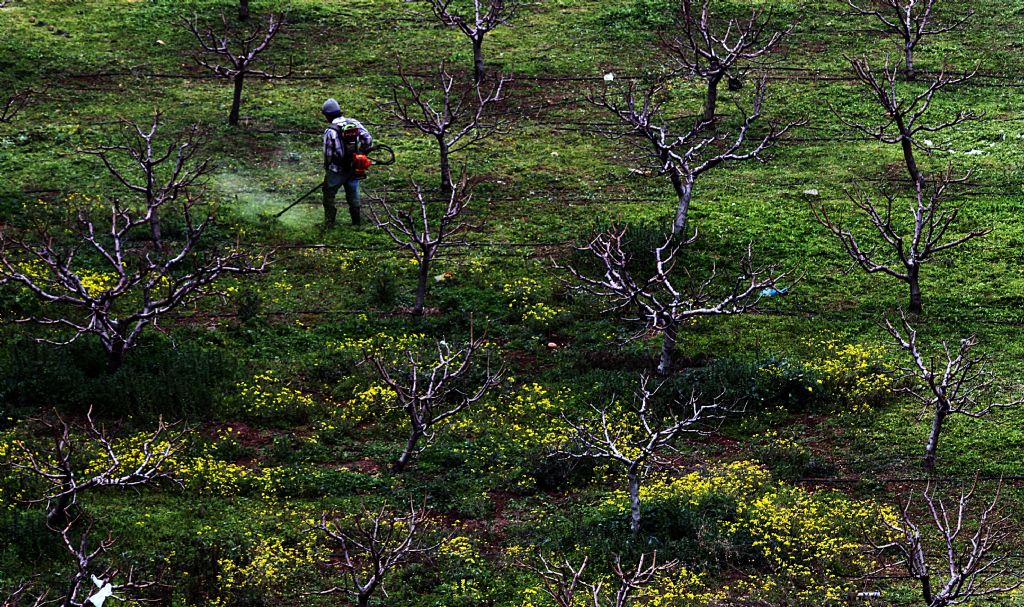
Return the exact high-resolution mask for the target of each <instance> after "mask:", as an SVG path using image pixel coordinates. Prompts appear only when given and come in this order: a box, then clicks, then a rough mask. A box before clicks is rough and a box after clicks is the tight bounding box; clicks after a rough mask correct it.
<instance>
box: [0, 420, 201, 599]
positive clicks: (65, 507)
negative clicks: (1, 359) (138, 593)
mask: <svg viewBox="0 0 1024 607" xmlns="http://www.w3.org/2000/svg"><path fill="white" fill-rule="evenodd" d="M85 419H86V422H85V424H84V426H83V427H82V428H80V429H77V430H80V432H79V433H77V434H76V432H75V431H74V430H76V428H74V427H73V426H72V425H71V424H69V423H68V422H66V421H65V420H64V419H63V418H61V417H60V416H59V415H58V416H57V418H56V422H55V423H48V424H47V429H48V430H49V431H50V433H51V434H52V436H53V443H52V446H51V447H49V448H46V449H34V448H31V447H29V446H28V445H26V444H25V443H24V442H16V443H15V447H16V449H17V454H16V455H15V456H14V457H13V458H12V461H11V462H10V466H11V468H13V469H14V470H15V471H16V472H18V473H20V474H22V475H24V476H25V477H26V478H34V479H37V480H38V481H41V483H42V486H43V489H42V491H41V494H42V495H40V496H39V497H37V498H33V499H29V500H27V501H28V503H30V504H31V503H41V502H45V504H46V526H47V528H48V529H49V530H50V531H51V532H52V533H53V534H54V535H55V536H57V538H59V541H60V543H61V545H62V546H63V547H64V549H65V550H66V551H67V553H68V554H69V555H70V556H71V559H72V562H73V564H74V568H73V570H72V574H71V577H70V579H69V581H68V586H67V588H66V590H65V591H64V593H63V595H61V597H60V599H59V600H60V601H61V604H62V605H68V606H71V607H81V606H84V605H85V604H86V602H87V600H88V599H89V598H91V597H93V596H100V597H103V598H105V597H109V596H111V595H113V596H115V597H116V596H117V594H116V593H118V592H125V591H135V590H140V589H143V588H148V587H150V586H153V585H154V584H155V582H152V581H144V580H138V579H136V575H135V570H134V568H132V567H129V568H128V570H127V571H126V572H122V571H120V570H119V569H118V568H116V567H113V566H110V565H106V564H103V562H104V561H106V559H105V558H103V555H104V554H106V553H107V552H109V551H110V549H111V548H112V547H113V546H114V540H113V538H112V537H111V535H110V534H109V533H108V534H107V536H106V537H105V538H104V539H101V540H98V541H96V540H95V539H94V538H93V535H94V534H93V533H92V531H93V527H94V522H93V520H92V519H91V518H90V517H89V516H88V515H87V514H86V513H85V511H84V510H83V509H82V507H81V505H80V500H81V497H82V496H83V495H85V494H87V493H92V492H94V491H96V490H98V489H107V490H109V489H120V490H124V489H129V488H138V487H140V486H142V485H149V484H153V483H155V482H158V481H160V480H169V481H171V482H177V480H176V479H175V478H174V476H173V474H174V471H173V470H170V469H169V468H170V464H171V462H172V460H173V457H174V455H175V454H176V453H177V452H178V451H179V450H180V449H181V448H182V447H183V446H184V436H185V433H184V431H178V430H176V429H175V428H174V426H175V424H167V423H165V422H164V421H163V420H162V419H161V420H160V421H159V422H158V424H157V427H156V429H155V430H153V431H152V432H151V433H149V434H148V435H146V436H145V438H143V439H142V440H141V442H140V443H139V444H137V445H135V444H133V445H129V446H127V447H126V446H123V445H118V444H116V443H115V442H114V441H113V440H112V439H111V438H109V437H108V436H107V434H106V432H105V430H104V429H103V427H102V426H99V425H97V424H96V422H95V421H94V420H93V417H92V409H91V408H90V409H89V411H88V412H87V413H86V416H85ZM84 454H90V455H91V454H95V455H94V459H93V461H91V462H90V463H89V466H88V467H87V468H86V469H85V470H81V469H79V467H80V465H81V462H80V461H79V458H81V456H82V455H84ZM118 577H120V578H121V579H122V581H120V582H119V583H114V581H115V579H117V578H118ZM90 582H91V583H92V584H94V585H95V586H96V590H95V591H91V590H90ZM85 595H88V596H85ZM102 602H103V601H102V599H101V600H100V601H99V603H96V604H102Z"/></svg>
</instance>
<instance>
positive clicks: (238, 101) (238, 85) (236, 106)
mask: <svg viewBox="0 0 1024 607" xmlns="http://www.w3.org/2000/svg"><path fill="white" fill-rule="evenodd" d="M244 81H245V72H238V74H236V75H235V94H234V97H232V99H231V114H230V115H229V116H228V124H230V125H231V126H235V125H236V124H238V112H239V110H240V109H241V107H242V83H243V82H244Z"/></svg>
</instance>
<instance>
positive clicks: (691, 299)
mask: <svg viewBox="0 0 1024 607" xmlns="http://www.w3.org/2000/svg"><path fill="white" fill-rule="evenodd" d="M625 234H626V228H624V227H623V228H612V229H610V230H608V231H607V232H602V233H601V234H598V235H597V236H596V237H594V239H593V240H592V241H590V243H589V244H588V245H587V246H585V247H582V248H581V249H580V250H581V251H586V252H589V253H591V254H592V255H593V256H594V257H595V258H596V260H597V262H598V264H599V267H600V269H599V270H598V272H599V273H596V274H594V275H591V273H589V272H588V271H587V270H585V269H580V268H577V267H573V266H568V267H566V268H565V269H566V271H568V272H569V273H570V274H571V275H572V276H573V277H575V279H576V280H577V281H578V284H576V285H573V286H572V287H571V288H573V289H576V290H579V291H583V292H586V293H590V294H592V295H596V296H598V297H600V298H602V299H607V300H609V306H608V308H606V309H605V310H604V311H605V312H614V313H617V314H619V313H628V312H629V311H630V310H635V311H636V312H638V313H639V316H638V317H627V319H628V320H641V321H643V322H644V325H645V327H646V330H647V331H654V332H658V333H661V334H662V335H663V336H664V342H663V344H662V349H661V357H660V359H659V362H658V367H657V372H658V374H659V375H667V374H668V373H669V372H670V371H671V369H672V352H673V350H674V349H675V346H676V339H677V337H678V334H679V328H680V326H681V325H682V323H683V322H684V321H685V320H687V319H690V318H696V317H698V316H718V315H730V314H740V313H743V312H746V311H748V310H750V309H751V308H752V307H753V306H754V305H755V304H757V302H758V301H759V300H760V296H761V292H762V291H764V290H765V289H770V288H775V287H776V286H777V285H778V284H779V283H780V282H781V281H783V280H785V279H786V277H787V276H788V273H786V272H779V271H778V267H777V266H775V265H769V266H766V267H763V268H756V267H754V265H753V261H752V250H751V247H750V246H748V247H747V251H746V255H745V256H744V257H743V259H742V260H741V262H740V265H741V269H740V274H739V276H737V277H736V279H735V280H734V281H733V283H732V286H731V288H729V289H728V290H726V291H725V292H724V293H723V294H719V295H717V296H714V295H712V293H711V290H712V287H713V286H714V285H715V282H716V278H717V270H715V269H712V272H711V275H710V276H709V277H708V278H707V279H705V280H696V281H695V280H692V277H691V276H690V275H689V272H688V271H686V270H685V269H683V271H682V272H681V273H683V274H685V279H686V287H687V288H684V287H683V285H682V283H680V281H679V279H678V277H677V274H678V273H677V272H676V261H677V260H676V256H677V254H678V253H679V251H680V249H681V248H682V246H684V245H687V244H690V243H692V242H693V241H694V239H689V240H682V239H679V238H677V237H675V236H670V237H669V238H668V239H666V241H665V243H664V244H662V245H661V246H659V247H658V248H656V249H655V251H654V257H655V260H654V268H653V271H651V272H650V273H649V275H647V273H646V272H645V274H644V275H643V276H637V275H635V272H636V271H637V268H635V267H634V264H633V263H632V260H631V259H630V258H629V256H628V255H627V254H626V252H625V250H624V249H623V239H624V237H625Z"/></svg>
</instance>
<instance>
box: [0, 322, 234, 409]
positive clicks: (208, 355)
mask: <svg viewBox="0 0 1024 607" xmlns="http://www.w3.org/2000/svg"><path fill="white" fill-rule="evenodd" d="M105 365H106V357H105V354H104V352H103V350H102V349H101V348H100V347H99V346H98V345H97V344H96V343H95V342H93V341H92V340H89V339H82V340H79V341H76V342H74V343H71V344H69V345H67V346H63V347H55V346H52V345H48V344H39V343H36V342H34V341H33V340H31V339H29V338H27V337H24V336H17V337H15V338H14V339H11V340H10V341H8V342H7V343H6V344H4V345H3V346H0V417H6V416H7V415H10V414H11V413H12V412H13V411H15V410H19V409H29V408H38V407H55V408H57V409H59V410H63V411H70V412H77V413H81V412H84V411H85V410H87V409H88V408H89V407H90V406H91V407H93V408H94V410H95V412H96V413H97V414H98V415H99V416H101V417H121V416H140V417H146V418H155V417H157V416H160V415H163V416H164V417H166V418H169V419H204V418H208V417H209V416H210V415H211V412H213V411H214V410H215V409H216V404H217V403H218V402H219V400H220V395H221V394H222V393H224V392H225V391H227V390H228V389H229V387H230V386H231V385H233V384H234V381H235V379H236V373H237V370H236V365H235V363H234V361H233V360H232V359H230V358H228V357H227V356H225V354H224V353H223V352H221V351H220V350H215V349H210V348H204V347H202V346H196V345H191V344H184V343H183V344H179V346H178V347H177V348H175V347H173V346H172V344H171V343H170V342H169V341H167V340H163V339H160V338H154V339H150V340H149V341H148V342H147V343H146V344H145V345H143V346H140V347H138V348H137V349H135V350H133V351H132V352H130V353H129V354H128V355H127V356H126V360H125V363H124V365H123V366H122V367H121V368H120V369H118V370H117V371H116V372H115V373H111V374H108V373H106V371H105Z"/></svg>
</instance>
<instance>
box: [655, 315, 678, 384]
mask: <svg viewBox="0 0 1024 607" xmlns="http://www.w3.org/2000/svg"><path fill="white" fill-rule="evenodd" d="M677 331H678V328H677V326H676V323H675V322H674V321H672V322H670V323H669V324H668V325H667V326H666V327H665V331H664V332H663V333H664V338H665V339H664V341H663V342H662V344H661V359H660V360H659V361H658V375H668V374H669V373H670V372H671V371H672V351H673V350H675V348H676V333H677Z"/></svg>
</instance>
